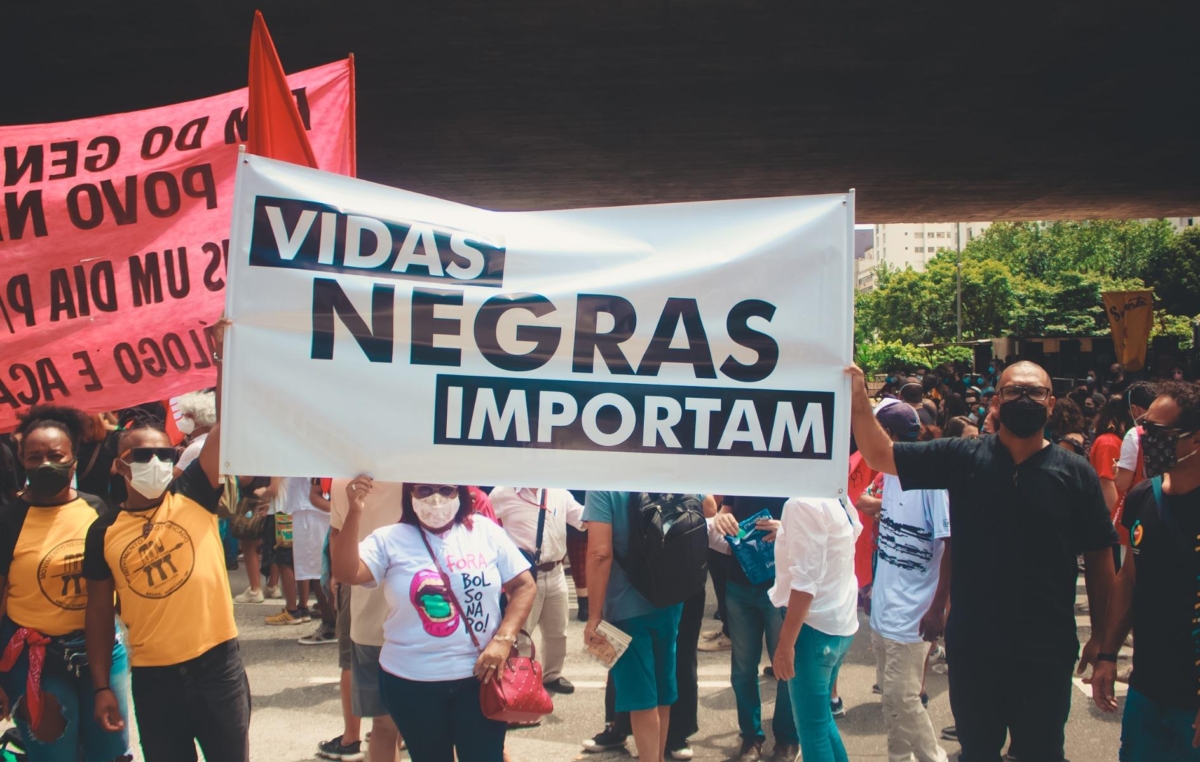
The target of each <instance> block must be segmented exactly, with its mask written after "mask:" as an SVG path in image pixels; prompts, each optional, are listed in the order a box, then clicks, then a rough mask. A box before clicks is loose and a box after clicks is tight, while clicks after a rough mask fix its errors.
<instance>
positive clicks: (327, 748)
mask: <svg viewBox="0 0 1200 762" xmlns="http://www.w3.org/2000/svg"><path fill="white" fill-rule="evenodd" d="M317 756H318V757H320V758H321V759H340V760H345V762H362V760H363V759H365V757H364V756H363V752H362V742H361V741H355V742H354V743H352V744H343V743H342V737H341V736H338V737H337V738H333V739H331V740H329V741H323V742H321V743H319V744H317Z"/></svg>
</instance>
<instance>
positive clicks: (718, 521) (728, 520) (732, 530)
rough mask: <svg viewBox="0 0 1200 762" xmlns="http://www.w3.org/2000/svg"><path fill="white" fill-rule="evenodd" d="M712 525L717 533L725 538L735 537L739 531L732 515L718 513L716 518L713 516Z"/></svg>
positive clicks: (736, 521) (739, 528)
mask: <svg viewBox="0 0 1200 762" xmlns="http://www.w3.org/2000/svg"><path fill="white" fill-rule="evenodd" d="M713 525H715V526H716V528H717V531H718V532H720V533H721V534H723V535H725V536H726V537H737V536H738V533H739V532H740V531H741V527H739V526H738V520H737V519H736V518H734V516H733V514H732V513H718V514H717V515H716V516H713Z"/></svg>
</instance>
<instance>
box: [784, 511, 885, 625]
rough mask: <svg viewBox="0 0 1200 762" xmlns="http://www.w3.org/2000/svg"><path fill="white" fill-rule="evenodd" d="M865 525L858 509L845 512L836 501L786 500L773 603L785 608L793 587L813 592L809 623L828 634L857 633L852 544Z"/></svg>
mask: <svg viewBox="0 0 1200 762" xmlns="http://www.w3.org/2000/svg"><path fill="white" fill-rule="evenodd" d="M862 528H863V527H862V524H861V523H860V522H859V520H858V511H856V510H854V509H853V508H851V509H850V510H849V511H847V510H846V509H845V508H843V507H842V504H841V502H839V501H837V500H818V499H815V498H806V497H794V498H792V499H791V500H788V501H787V503H786V504H785V505H784V506H783V526H782V527H781V528H780V529H779V533H778V534H777V535H776V537H775V586H774V587H772V588H771V591H770V596H771V603H773V604H775V605H776V606H778V607H780V608H782V607H784V606H787V605H788V600H789V599H790V598H791V596H792V591H793V590H797V591H799V592H802V593H810V594H811V595H812V596H813V602H812V608H810V609H809V610H808V618H806V619H805V620H804V623H805V624H807V625H808V626H809V627H812V628H813V629H814V630H820V631H821V632H823V633H825V634H826V635H839V636H847V635H853V634H854V633H856V632H858V613H857V606H858V579H857V578H856V577H855V576H854V542H855V540H857V539H858V535H859V534H860V533H861V532H862Z"/></svg>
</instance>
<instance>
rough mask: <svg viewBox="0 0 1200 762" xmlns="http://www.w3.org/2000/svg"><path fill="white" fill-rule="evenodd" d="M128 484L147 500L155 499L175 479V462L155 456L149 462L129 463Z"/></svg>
mask: <svg viewBox="0 0 1200 762" xmlns="http://www.w3.org/2000/svg"><path fill="white" fill-rule="evenodd" d="M127 465H128V466H129V486H130V487H132V488H133V489H134V491H136V492H137V493H138V494H139V495H141V496H142V497H144V498H147V499H148V500H155V499H157V498H158V497H159V496H161V495H162V493H164V492H166V491H167V487H169V486H171V482H172V480H174V479H175V464H174V463H172V462H170V461H162V460H159V459H158V456H155V457H153V458H151V459H150V462H149V463H129V464H127Z"/></svg>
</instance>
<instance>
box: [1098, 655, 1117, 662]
mask: <svg viewBox="0 0 1200 762" xmlns="http://www.w3.org/2000/svg"><path fill="white" fill-rule="evenodd" d="M1096 661H1107V662H1112V663H1113V664H1116V663H1117V655H1116V654H1096Z"/></svg>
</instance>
